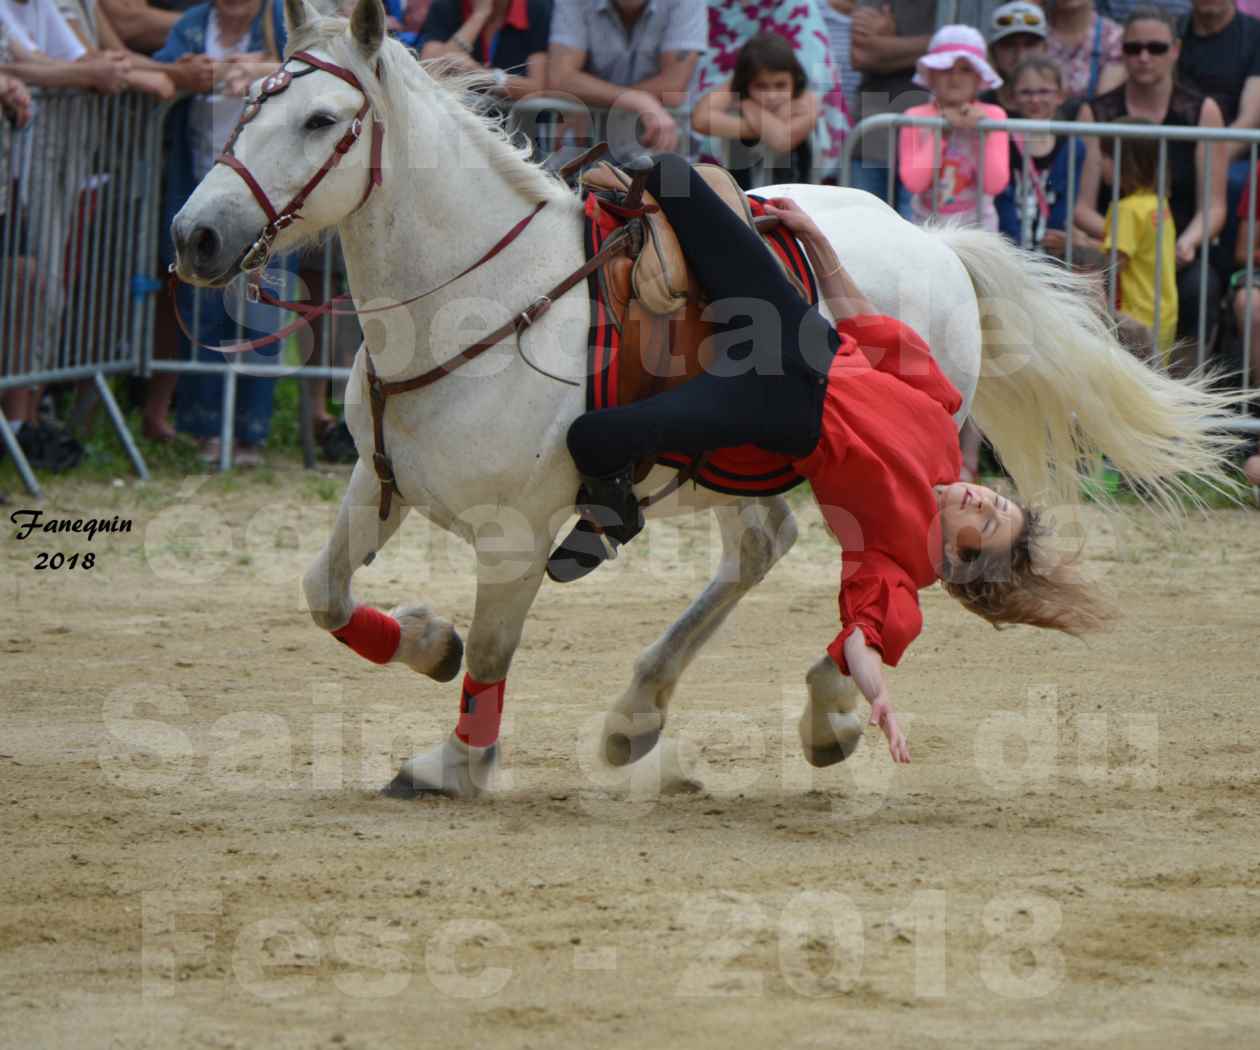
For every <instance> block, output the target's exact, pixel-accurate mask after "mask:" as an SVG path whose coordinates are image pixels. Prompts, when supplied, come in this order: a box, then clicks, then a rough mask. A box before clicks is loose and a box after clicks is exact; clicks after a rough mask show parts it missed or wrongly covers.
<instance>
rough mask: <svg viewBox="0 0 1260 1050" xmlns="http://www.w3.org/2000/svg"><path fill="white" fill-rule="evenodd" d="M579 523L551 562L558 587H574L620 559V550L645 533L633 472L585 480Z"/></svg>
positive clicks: (628, 469) (579, 502)
mask: <svg viewBox="0 0 1260 1050" xmlns="http://www.w3.org/2000/svg"><path fill="white" fill-rule="evenodd" d="M577 511H578V514H579V515H581V521H579V522H578V523H577V524H576V525H575V526H574V527H573V529H572V530H571V531H570V532H569V535H568V536H566V537H565V538H564V540H563V541H562V542H561V543H560V545H559V546H558V547H557V548H556V549H555V550H554V551H552V553H551V557H550V558H548V559H547V575H548V577H550V578H551V579H552V580H553V581H554V582H555V583H571V582H572V581H574V580H580V579H581V578H582V577H583V576H586V575H588V574H589V573H592V572H594V571H595V570H596V569H598V568H599V567H600V566H601V565H602V564H603V563H604V562H606V561H608V560H610V559H612V558H615V557H617V548H618V547H620V546H621V544H623V543H629V542H630V540H632V539H634V537H635V536H637V535H638V534H639V533H640V531H642V529H643V524H644V520H643V507H642V505H641V504H640V503H639V499H638V497H637V496H635V494H634V478H633V477H632V468H631V467H624V468H623V469H621V470H619V471H617V472H616V473H615V474H610V475H608V476H607V477H602V478H600V477H589V476H585V475H584V476H583V478H582V487H581V488H580V489H578V496H577Z"/></svg>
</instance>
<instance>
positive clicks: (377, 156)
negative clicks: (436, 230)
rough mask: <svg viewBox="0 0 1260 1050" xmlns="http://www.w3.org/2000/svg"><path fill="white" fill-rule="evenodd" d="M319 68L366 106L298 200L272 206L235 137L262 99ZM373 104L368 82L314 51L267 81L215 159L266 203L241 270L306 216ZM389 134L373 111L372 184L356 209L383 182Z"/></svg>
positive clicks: (261, 260)
mask: <svg viewBox="0 0 1260 1050" xmlns="http://www.w3.org/2000/svg"><path fill="white" fill-rule="evenodd" d="M295 61H296V62H303V63H305V64H306V67H307V68H306V69H303V70H299V71H298V72H296V73H295V72H292V71H290V69H289V63H290V62H295ZM317 69H320V70H323V71H324V72H325V73H331V74H332V75H333V76H335V77H338V78H340V79H341V80H344V81H345V82H346V83H347V84H349V85H350V86H351V87H352V88H354V89H355V90H356V91H358V92H359V94H361V95H362V96H363V105H361V106H360V107H359V110H358V112H357V113H355V115H354V119H353V120H352V121H351V122H350V127H348V128H347V129H346V131H345V133H344V134H343V135H342V136H341V138H340V139H339V140H338V141H337V144H336V145H335V146H334V147H333V150H332V153H330V154H329V156H328V159H327V160H326V161H324V163H323V164H322V165H321V166H320V168H319V170H318V171H316V172H315V174H314V175H312V176H311V177H310V178H309V179H308V180H307V182H306V185H305V186H303V187H302V188H301V189H300V190H298V191H297V193H296V194H295V195H294V197H293V199H292V200H291V201H289V203H288V204H286V205H285V206H284V207H283V208H281V209H280V210H279V211H277V210H276V209H275V208H274V207H273V206H272V203H271V200H270V198H269V197H268V196H267V194H266V191H264V190H263V188H262V187H261V186H260V185H259V184H258V180H257V179H255V178H254V176H253V175H252V174H251V173H250V170H249V169H248V168H247V167H245V165H244V164H242V163H241V162H240V160H238V159H237V157H236V154H235V153H234V152H233V151H234V149H235V147H236V140H237V138H238V137H239V136H240V134H241V131H242V130H244V128H245V125H246V124H248V123H249V122H250V121H252V120H253V119H254V118H255V117H256V116H258V114H259V112H260V111H261V110H262V107H263V103H265V102H266V101H267V100H268V99H270V98H273V97H274V96H276V95H279V94H280V93H281V92H283V91H284V90H285V89H287V88H288V86H289V85H290V84H291V83H293V81H294V79H295V78H296V77H301V76H305V75H306V74H307V73H313V72H314V71H315V70H317ZM369 109H371V103H370V102H369V101H368V95H367V92H366V91H364V90H363V84H362V83H361V82H360V81H359V78H358V77H356V76H355V75H354V73H352V72H351V71H350V70H348V69H345V68H343V67H342V66H336V65H333V64H332V63H331V62H325V61H324V60H323V59H321V58H316V57H315V56H314V55H312V54H311V53H310V52H309V51H296V52H294V53H293V54H292V55H290V56H289V57H288V58H287V59H286V60H285V63H284V65H283V66H281V67H280V68H279V69H277V70H276V71H275V72H274V73H272V74H271V76H269V77H267V78H266V79H265V80H264V81H263V82H262V85H261V87H260V88H259V91H258V95H257V97H255V98H253V99H251V100H250V101H249V103H248V104H247V105H246V106H245V108H244V109H243V110H242V111H241V115H240V118H239V119H238V120H237V121H236V127H234V128H233V129H232V134H231V135H229V136H228V140H227V143H226V144H225V145H224V147H223V152H222V153H220V154H219V155H218V156H217V157H215V158H214V161H215V163H216V164H223V165H225V166H226V167H229V168H231V169H232V170H233V171H234V172H236V174H238V175H239V176H240V177H241V179H242V180H243V181H244V183H245V185H246V186H248V187H249V192H250V193H252V194H253V195H254V200H256V201H257V202H258V206H259V207H260V208H262V210H263V214H264V215H266V216H267V225H266V226H264V227H263V229H262V233H260V234H259V235H258V239H257V240H256V241H255V242H254V244H253V246H252V247H251V248H250V250H249V251H248V252H246V253H245V256H244V258H242V259H241V269H242V270H244V271H245V272H246V273H251V274H252V273H256V272H257V271H259V270H261V269H262V268H263V267H265V266H266V265H267V260H268V259H270V258H271V248H272V245H273V244H274V243H275V239H276V237H277V236H279V234H280V231H281V230H283V229H284V228H285V227H286V226H289V225H291V224H292V223H294V222H296V221H297V220H298V219H300V218H301V214H300V213H301V211H302V206H303V205H304V204H305V203H306V200H307V198H308V197H309V196H310V195H311V194H312V193H313V192H314V191H315V188H316V187H317V186H318V185H319V184H320V183H321V182H323V181H324V176H326V175H327V174H328V173H329V172H330V171H332V170H333V168H335V167H337V165H339V164H340V163H341V158H342V157H344V156H345V155H346V154H347V153H349V152H350V150H352V149H353V148H354V144H355V143H356V142H358V141H359V136H360V135H362V134H363V118H364V117H366V116H367V114H368V110H369ZM384 139H385V127H384V125H382V124H381V122H380V121H379V120H377V119H376V117H375V116H374V117H373V118H372V160H371V174H370V177H369V178H368V184H367V186H366V187H364V190H363V197H362V198H361V199H360V201H359V203H358V204H356V205H355V207H354V211H358V210H359V209H360V208H362V207H363V205H365V204H366V203H367V199H368V197H370V196H371V195H372V191H373V190H374V189H375V188H376V187H377V186H379V185H380V184H381V148H382V145H383V142H384ZM351 214H353V212H351Z"/></svg>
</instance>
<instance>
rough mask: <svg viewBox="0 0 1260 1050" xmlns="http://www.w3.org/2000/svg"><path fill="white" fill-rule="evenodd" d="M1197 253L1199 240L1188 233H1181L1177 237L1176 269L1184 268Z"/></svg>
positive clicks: (1192, 260)
mask: <svg viewBox="0 0 1260 1050" xmlns="http://www.w3.org/2000/svg"><path fill="white" fill-rule="evenodd" d="M1198 253H1199V242H1198V241H1197V240H1195V239H1194V238H1193V237H1191V236H1190V235H1189V234H1186V233H1183V234H1182V235H1181V236H1180V237H1178V238H1177V269H1178V270H1184V269H1185V268H1186V267H1187V266H1189V265H1190V264H1191V263H1192V262H1194V257H1195V256H1196V255H1197V254H1198Z"/></svg>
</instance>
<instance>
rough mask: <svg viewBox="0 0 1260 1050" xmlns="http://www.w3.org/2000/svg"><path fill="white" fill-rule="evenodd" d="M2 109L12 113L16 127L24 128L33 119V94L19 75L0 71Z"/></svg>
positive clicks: (0, 105)
mask: <svg viewBox="0 0 1260 1050" xmlns="http://www.w3.org/2000/svg"><path fill="white" fill-rule="evenodd" d="M0 109H3V110H4V112H5V113H8V114H12V116H13V125H14V127H18V128H24V127H26V125H27V124H28V123H29V122H30V119H31V95H30V92H28V91H27V90H26V85H25V84H23V83H22V82H21V81H20V80H18V79H17V77H11V76H7V75H6V74H4V73H0Z"/></svg>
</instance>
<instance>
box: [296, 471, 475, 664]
mask: <svg viewBox="0 0 1260 1050" xmlns="http://www.w3.org/2000/svg"><path fill="white" fill-rule="evenodd" d="M379 497H380V487H379V483H378V481H377V480H376V476H375V474H374V473H373V472H372V470H371V468H370V467H368V466H367V464H365V463H364V462H363V461H362V460H360V461H359V462H358V463H356V464H355V465H354V471H353V473H352V474H351V475H350V484H349V485H348V486H347V487H346V494H345V495H344V496H343V497H342V500H341V507H340V509H339V510H338V511H337V524H336V525H335V526H334V527H333V531H332V535H331V536H330V537H329V538H328V542H327V543H326V544H325V545H324V549H323V550H322V551H320V552H319V556H318V557H317V558H316V559H315V561H314V563H313V564H312V565H311V567H310V569H308V570H307V573H306V576H305V577H304V578H303V581H302V585H303V588H304V589H305V591H306V603H307V606H308V608H309V609H310V612H311V617H312V619H314V621H315V622H316V623H317V624H318V625H319V626H320V627H322V628H323V629H324V630H326V631H331V632H332V634H333V636H334V637H336V638H337V639H338V640H339V641H342V642H344V643H345V644H347V645H348V646H350V648H352V649H353V650H354V651H355V652H357V653H358V654H359V655H360V656H363V657H365V658H367V659H369V660H371V661H373V662H374V663H379V664H385V663H402V664H406V665H407V666H408V667H410V668H411V669H412V670H414V671H418V672H420V673H421V674H425V675H428V676H429V677H430V678H434V679H436V680H437V681H439V682H449V681H450V680H451V679H452V678H454V677H455V675H456V674H458V673H459V668H460V663H461V660H462V657H463V651H464V650H463V643H462V642H461V641H460V638H459V634H458V632H456V630H455V628H454V627H453V626H452V625H451V624H450V623H449V622H447V621H446V620H443V619H440V618H438V617H436V616H434V615H432V614H431V613H430V612H429V610H428V609H427V608H426V607H425V606H423V605H411V606H400V607H398V608H396V609H394V610H392V611H391V612H390V613H388V614H387V613H383V612H380V611H379V610H377V609H373V608H371V607H369V606H366V605H356V604H355V600H354V596H353V595H352V594H351V591H350V580H351V577H353V576H354V573H355V571H356V570H357V569H358V568H359V566H361V565H366V564H368V563H370V562H371V561H372V559H373V558H374V557H375V556H376V552H377V551H378V550H380V548H381V547H382V546H384V544H386V543H387V542H389V539H390V537H392V536H393V535H394V533H395V532H397V531H398V526H399V525H401V524H402V520H403V518H405V517H406V516H407V508H406V507H405V506H403V505H402V502H401V501H400V500H398V499H395V500H394V501H393V506H392V507H391V510H390V514H389V517H388V518H387V519H386V520H385V521H381V520H380V516H379V514H378V512H377V506H378V500H379Z"/></svg>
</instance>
